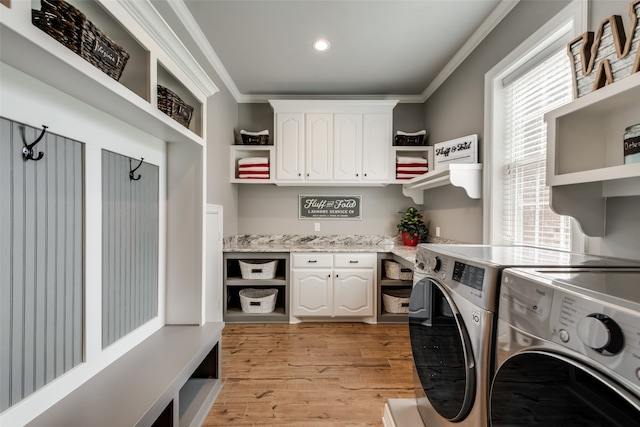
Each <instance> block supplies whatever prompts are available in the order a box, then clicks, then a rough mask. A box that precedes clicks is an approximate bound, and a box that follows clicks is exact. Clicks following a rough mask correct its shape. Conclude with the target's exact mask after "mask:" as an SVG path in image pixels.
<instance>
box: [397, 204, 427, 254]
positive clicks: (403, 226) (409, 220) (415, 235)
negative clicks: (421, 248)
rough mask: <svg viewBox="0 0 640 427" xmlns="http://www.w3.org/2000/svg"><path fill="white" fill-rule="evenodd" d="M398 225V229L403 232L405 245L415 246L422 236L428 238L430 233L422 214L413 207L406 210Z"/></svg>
mask: <svg viewBox="0 0 640 427" xmlns="http://www.w3.org/2000/svg"><path fill="white" fill-rule="evenodd" d="M398 213H403V212H398ZM397 227H398V231H400V232H401V233H402V234H401V235H402V242H403V243H404V244H405V246H415V245H417V244H418V242H419V241H420V239H421V238H426V237H427V236H428V235H429V228H428V227H427V225H426V224H425V223H424V221H423V220H422V215H421V214H420V212H418V210H417V209H416V208H413V207H411V208H408V209H407V210H406V212H404V215H403V216H402V219H401V220H400V223H399V224H398V225H397Z"/></svg>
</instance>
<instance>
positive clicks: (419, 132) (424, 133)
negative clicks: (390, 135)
mask: <svg viewBox="0 0 640 427" xmlns="http://www.w3.org/2000/svg"><path fill="white" fill-rule="evenodd" d="M426 134H427V131H426V130H420V131H418V132H403V131H401V130H399V131H397V132H396V135H404V136H418V135H426Z"/></svg>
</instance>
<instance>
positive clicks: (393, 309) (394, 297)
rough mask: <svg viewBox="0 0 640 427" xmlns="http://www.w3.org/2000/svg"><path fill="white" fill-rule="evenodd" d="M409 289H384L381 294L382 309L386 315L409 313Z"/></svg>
mask: <svg viewBox="0 0 640 427" xmlns="http://www.w3.org/2000/svg"><path fill="white" fill-rule="evenodd" d="M410 297H411V289H386V290H384V291H383V292H382V307H383V309H384V311H386V312H387V313H393V314H399V313H409V299H410Z"/></svg>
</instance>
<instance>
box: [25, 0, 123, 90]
mask: <svg viewBox="0 0 640 427" xmlns="http://www.w3.org/2000/svg"><path fill="white" fill-rule="evenodd" d="M41 6H42V7H41V9H42V10H41V11H38V10H32V11H31V22H32V23H33V25H35V26H36V27H38V28H40V29H41V30H42V31H44V32H45V33H47V34H48V35H49V36H51V37H53V38H54V39H56V40H57V41H58V42H60V43H61V44H63V45H64V46H66V47H67V48H69V49H70V50H72V51H73V52H74V53H76V54H78V55H80V56H81V57H82V58H83V59H84V60H85V61H87V62H89V63H90V64H91V65H93V66H94V67H96V68H98V69H99V70H100V71H102V72H103V73H105V74H107V75H108V76H110V77H112V78H113V79H115V80H120V77H121V76H122V72H123V71H124V67H125V65H127V61H128V60H129V54H128V53H127V51H126V50H124V48H122V46H120V45H119V44H117V43H116V42H114V41H113V40H111V39H110V38H109V37H108V36H107V35H106V34H104V33H103V32H102V31H100V29H99V28H98V27H96V26H95V25H94V24H93V23H92V22H91V21H90V20H89V19H87V17H86V16H85V15H84V14H83V13H82V12H80V11H79V10H78V9H76V8H75V7H73V6H72V5H70V4H69V3H67V2H65V1H63V0H41Z"/></svg>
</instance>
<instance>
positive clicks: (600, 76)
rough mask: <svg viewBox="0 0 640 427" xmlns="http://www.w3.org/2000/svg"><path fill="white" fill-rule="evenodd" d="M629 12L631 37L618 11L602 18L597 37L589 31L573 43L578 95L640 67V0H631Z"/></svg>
mask: <svg viewBox="0 0 640 427" xmlns="http://www.w3.org/2000/svg"><path fill="white" fill-rule="evenodd" d="M629 16H630V17H631V33H630V34H629V37H628V38H627V35H626V33H625V31H624V25H623V23H622V18H621V17H620V16H619V15H614V16H611V17H609V18H608V19H605V20H604V21H602V23H601V24H600V27H599V28H598V35H597V36H596V38H595V39H594V38H593V32H591V31H589V32H586V33H584V34H582V35H581V36H580V37H578V38H577V39H575V40H573V41H571V42H570V43H569V45H568V46H567V50H568V54H569V58H570V60H571V65H572V68H573V96H574V98H580V97H581V96H584V95H586V94H587V93H590V92H592V91H595V90H597V89H600V88H601V87H603V86H605V85H607V84H611V83H613V82H614V81H618V80H620V79H622V78H624V77H627V76H629V75H631V74H633V73H635V72H637V71H639V70H640V25H639V24H640V0H635V1H633V2H632V3H631V5H630V7H629ZM594 42H595V43H594Z"/></svg>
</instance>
